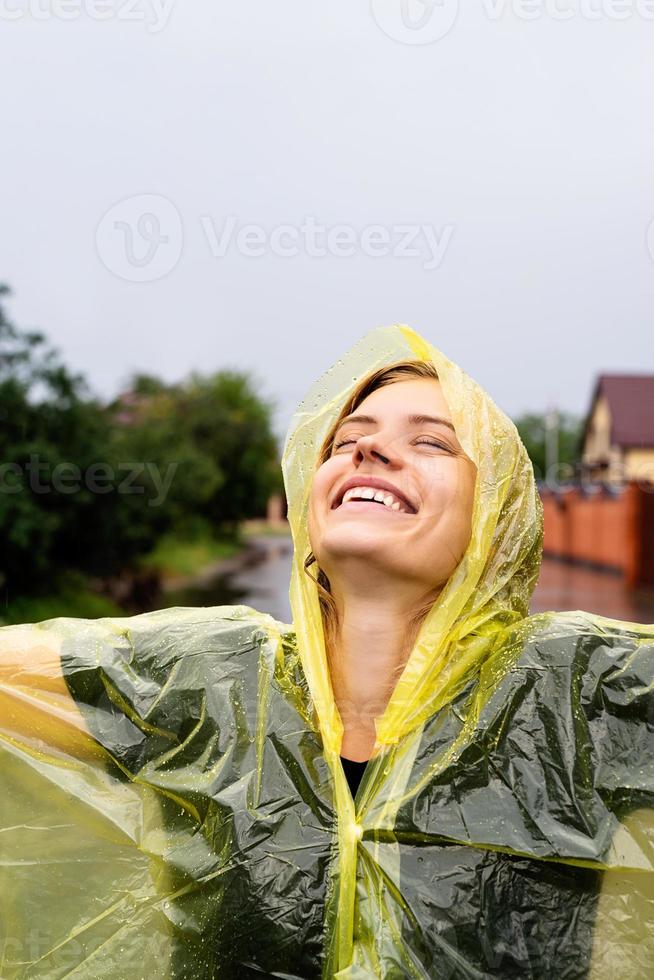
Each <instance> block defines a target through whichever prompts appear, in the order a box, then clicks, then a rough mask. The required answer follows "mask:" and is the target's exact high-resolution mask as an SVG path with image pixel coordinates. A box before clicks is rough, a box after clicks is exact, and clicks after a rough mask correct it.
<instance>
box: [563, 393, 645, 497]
mask: <svg viewBox="0 0 654 980" xmlns="http://www.w3.org/2000/svg"><path fill="white" fill-rule="evenodd" d="M580 456H581V469H582V473H583V476H584V479H585V480H586V481H588V480H597V481H598V482H602V483H610V484H622V483H624V482H625V481H636V482H644V481H652V482H653V483H654V374H601V375H599V377H598V379H597V381H596V383H595V389H594V391H593V396H592V399H591V404H590V410H589V412H588V415H587V416H586V420H585V423H584V427H583V431H582V437H581V446H580Z"/></svg>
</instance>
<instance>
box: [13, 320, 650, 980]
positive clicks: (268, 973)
mask: <svg viewBox="0 0 654 980" xmlns="http://www.w3.org/2000/svg"><path fill="white" fill-rule="evenodd" d="M416 359H418V360H423V361H430V362H431V363H433V365H434V366H435V368H436V370H437V372H438V376H439V380H440V383H441V386H442V391H443V394H444V397H445V399H446V401H447V403H448V406H449V409H450V413H451V416H452V421H453V424H454V426H455V429H456V434H457V437H458V440H459V442H460V443H461V445H462V447H463V449H464V451H465V452H466V453H467V455H468V456H469V457H470V459H471V460H472V461H473V462H474V463H475V465H476V467H477V479H476V485H475V496H474V503H473V514H472V535H471V539H470V543H469V545H468V547H467V550H466V552H465V554H464V555H463V557H462V559H461V561H460V562H459V564H458V565H457V567H456V569H455V570H454V572H453V573H452V575H451V576H450V578H449V580H448V581H447V584H446V585H445V587H444V589H443V590H442V592H441V593H440V595H439V596H438V599H437V600H436V601H435V602H434V605H433V607H432V609H431V610H430V612H429V614H428V615H427V617H426V619H425V620H424V622H423V623H422V627H421V629H420V632H419V634H418V636H417V638H416V642H415V644H414V646H413V649H412V651H411V653H410V656H409V659H408V661H407V663H406V665H405V668H404V671H403V673H402V674H401V676H400V678H399V680H398V683H397V685H396V687H395V689H394V691H393V694H392V696H391V698H390V701H389V702H388V704H387V706H386V708H385V710H384V712H383V714H382V715H381V716H380V717H378V718H377V719H376V738H377V741H376V745H375V751H374V752H373V756H372V758H371V760H370V761H369V762H368V764H367V766H366V768H365V773H364V775H363V779H362V781H361V784H360V786H359V788H358V790H357V792H356V795H355V798H354V799H353V797H352V794H351V793H350V791H349V787H348V784H347V781H346V778H345V773H344V770H343V767H342V765H341V762H340V759H339V751H340V747H341V741H342V735H343V727H342V722H341V719H340V716H339V714H338V711H337V709H336V705H335V701H334V696H333V692H332V687H331V683H330V678H329V671H328V667H327V659H326V651H325V641H324V636H323V626H322V620H321V613H320V605H319V600H318V591H317V586H316V583H315V581H313V580H312V578H311V577H310V576H309V575H307V573H306V570H305V567H304V562H305V559H306V558H307V555H308V554H309V551H310V543H309V539H308V530H307V513H308V504H309V496H310V492H311V484H312V479H313V476H314V473H315V471H316V465H317V463H318V460H319V451H320V447H321V445H322V443H323V440H324V438H325V436H326V435H327V434H328V432H329V431H330V427H331V426H332V424H333V423H334V421H335V420H336V418H337V417H338V415H339V413H340V411H341V409H342V408H343V407H344V406H345V405H346V404H347V402H348V399H349V398H350V396H351V394H352V392H353V391H354V390H355V388H356V386H357V384H358V383H359V382H360V381H361V380H362V379H363V378H364V377H365V376H367V375H368V374H370V373H371V372H373V371H376V370H377V369H379V368H381V367H385V366H390V365H392V364H395V363H398V362H399V361H403V360H416ZM282 468H283V475H284V480H285V485H286V493H287V499H288V506H289V523H290V528H291V533H292V537H293V566H292V574H291V582H290V600H291V609H292V614H293V617H292V618H293V623H292V624H288V623H281V622H278V621H276V620H275V619H273V618H272V617H271V616H269V615H267V614H266V613H263V612H259V611H257V610H256V609H253V608H251V607H249V606H246V605H233V606H214V607H200V608H190V607H174V608H172V609H160V610H156V611H154V612H150V613H143V614H140V615H135V616H125V617H104V618H100V619H96V620H90V619H76V618H72V617H57V618H54V619H50V620H47V621H44V622H42V623H36V624H26V625H23V626H6V627H3V628H1V629H0V788H1V789H2V792H1V793H0V923H1V924H2V929H3V934H2V935H1V936H0V975H1V976H2V977H3V978H4V980H28V978H29V980H33V978H47V980H64V978H75V980H92V978H93V980H98V978H106V980H116V978H121V980H139V978H143V977H144V976H147V977H148V978H149V980H155V978H161V980H187V978H189V980H190V978H191V977H192V978H193V980H213V978H218V977H220V978H235V980H241V978H246V980H247V978H250V980H260V978H262V977H279V978H282V977H283V978H286V980H304V978H321V980H331V978H334V977H335V978H338V980H372V978H378V977H383V978H392V980H401V978H404V977H410V978H415V980H431V978H444V980H445V978H447V980H449V978H461V980H483V978H486V977H499V978H502V980H507V978H525V977H534V978H542V980H545V978H548V980H549V978H550V977H552V976H556V977H559V978H561V980H582V978H583V980H609V978H611V980H612V978H613V977H614V976H624V975H628V976H629V977H630V978H640V977H643V978H645V977H650V976H652V975H653V974H654V938H653V937H654V821H652V816H651V815H652V811H653V810H654V761H653V760H654V626H643V625H640V624H635V623H623V622H619V621H615V620H609V619H606V618H604V617H601V616H597V615H593V614H591V613H587V612H584V611H581V610H577V611H574V612H569V613H554V612H549V613H541V614H539V615H536V616H530V615H529V613H528V604H529V598H530V595H531V592H532V590H533V588H534V585H535V582H536V578H537V576H538V571H539V563H540V557H541V547H542V510H541V505H540V501H539V497H538V494H537V491H536V487H535V483H534V475H533V469H532V466H531V464H530V462H529V459H528V457H527V454H526V452H525V449H524V447H523V445H522V443H521V441H520V439H519V437H518V434H517V432H516V429H515V427H514V425H513V424H512V423H511V421H510V420H509V419H508V418H507V417H506V415H504V414H503V413H502V412H501V410H500V409H499V408H498V407H497V406H496V405H495V404H494V403H493V401H492V400H491V398H489V397H488V395H487V394H486V393H485V392H484V391H483V390H482V389H481V388H480V387H479V386H478V385H477V384H476V383H475V382H474V381H473V380H472V379H470V378H469V377H468V376H467V375H466V374H465V373H464V372H463V371H462V370H461V369H460V368H458V367H457V366H456V365H455V364H453V363H452V362H451V361H449V360H448V359H447V358H446V357H445V356H444V355H443V354H442V353H441V352H440V351H439V350H437V349H436V348H435V347H433V346H432V345H431V344H430V343H428V342H427V341H426V340H425V339H423V338H422V337H421V336H420V335H419V334H417V333H416V332H415V331H413V330H411V329H410V328H408V327H405V326H392V327H387V328H382V329H379V330H375V331H372V332H371V333H369V334H367V335H366V336H365V337H363V338H362V340H361V341H359V343H358V344H356V345H355V346H354V347H353V348H352V350H350V351H349V352H348V353H347V354H346V355H345V356H344V357H343V358H342V359H341V360H340V361H338V362H337V363H336V364H335V365H334V366H333V367H332V368H331V369H330V370H329V371H327V372H326V374H325V375H324V376H323V377H322V378H320V379H319V380H318V381H317V382H316V384H315V385H314V386H313V387H312V388H311V390H310V391H309V393H308V395H307V397H306V398H305V400H304V401H303V402H302V404H301V405H300V406H299V408H298V410H297V412H296V414H295V415H294V417H293V419H292V422H291V426H290V429H289V433H288V437H287V440H286V443H285V446H284V452H283V460H282ZM625 964H627V967H626V969H627V972H626V973H625V972H624V969H625Z"/></svg>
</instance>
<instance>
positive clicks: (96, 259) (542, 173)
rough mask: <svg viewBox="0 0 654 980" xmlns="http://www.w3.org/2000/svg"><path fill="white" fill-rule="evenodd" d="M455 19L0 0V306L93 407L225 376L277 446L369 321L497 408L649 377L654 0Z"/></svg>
mask: <svg viewBox="0 0 654 980" xmlns="http://www.w3.org/2000/svg"><path fill="white" fill-rule="evenodd" d="M460 8H461V9H458V10H457V4H456V2H455V0H435V2H432V3H431V4H425V3H422V2H418V0H410V2H408V0H404V2H402V0H372V3H367V2H363V0H362V2H353V0H330V2H329V3H323V4H320V5H319V4H316V3H310V2H308V0H276V2H274V3H270V2H263V0H261V2H259V3H248V2H245V0H241V2H239V3H225V2H223V0H184V3H182V2H181V0H176V2H175V0H172V2H171V0H129V2H128V0H95V5H94V3H93V0H0V78H1V81H2V85H1V91H2V96H1V99H2V140H3V144H4V147H3V151H2V154H1V155H0V174H1V186H2V222H1V231H0V280H3V281H5V282H7V283H8V284H9V285H10V286H11V287H12V289H13V291H14V296H13V298H12V299H11V301H10V302H9V312H10V315H11V316H12V318H13V319H14V321H15V322H16V323H17V324H18V325H19V326H22V327H30V328H32V327H35V328H40V329H43V330H44V331H45V332H46V333H47V335H48V337H49V339H50V340H51V341H52V342H53V343H54V344H55V345H56V346H57V347H59V349H60V350H61V352H62V353H63V355H64V357H65V360H66V362H67V363H68V364H69V365H70V366H71V367H72V368H74V369H76V370H78V371H82V372H83V373H84V374H85V375H86V376H87V378H88V380H89V381H90V383H91V385H92V387H93V389H94V390H95V391H96V393H97V394H99V395H100V396H101V397H107V398H108V397H111V396H112V395H113V394H115V393H116V391H117V390H118V388H119V386H120V385H121V384H122V383H124V381H125V380H126V378H127V377H128V375H129V374H130V372H132V371H134V370H141V371H148V372H152V373H155V374H158V375H160V376H162V377H163V378H165V379H167V380H174V379H179V378H181V377H183V376H184V375H186V374H187V373H188V372H190V371H191V370H198V371H203V372H204V371H207V372H208V371H211V370H215V369H219V368H222V367H237V368H242V369H246V370H250V371H252V372H253V373H254V375H255V376H256V377H258V379H259V380H260V381H261V383H262V393H263V394H265V396H266V397H270V398H275V399H276V400H277V402H278V410H277V414H276V419H275V425H276V430H277V432H278V434H279V435H280V436H283V434H284V432H285V430H286V427H287V425H288V422H289V420H290V416H291V414H292V412H293V410H294V409H295V407H296V405H297V403H298V401H299V400H300V398H301V397H302V396H303V394H304V393H305V392H306V390H307V388H308V387H309V386H310V384H311V383H312V382H313V380H314V379H315V378H316V377H317V376H318V375H319V374H321V373H322V372H323V371H325V370H326V369H327V368H328V367H329V366H330V365H331V364H332V363H333V362H334V361H335V360H337V359H338V358H339V356H340V355H341V354H342V353H343V352H344V351H345V350H346V349H347V348H349V347H350V346H351V345H352V344H353V343H355V341H356V340H357V339H358V338H359V337H360V336H361V335H362V334H364V333H366V332H367V331H368V330H370V329H372V328H373V327H376V326H380V325H386V324H390V323H394V322H405V323H408V324H410V325H411V326H413V327H414V328H415V329H416V330H418V331H419V332H420V333H422V334H423V335H424V336H426V337H427V338H428V339H429V340H430V341H431V342H432V343H433V344H435V345H436V346H437V347H439V348H440V349H441V350H442V351H443V352H444V353H445V354H446V355H447V356H448V357H450V358H452V359H453V360H455V361H456V362H458V363H459V364H460V365H461V366H462V367H463V368H464V369H465V370H466V371H467V372H468V373H469V374H471V375H472V376H473V377H474V378H476V380H478V381H479V382H480V383H481V384H482V385H483V386H484V387H485V388H486V389H487V390H488V391H489V393H490V394H491V395H492V397H493V398H494V399H495V400H496V401H497V402H498V404H499V405H501V406H502V407H503V408H504V409H505V410H506V411H507V412H509V413H510V414H512V415H514V416H515V415H516V414H518V413H520V412H523V411H525V410H530V409H533V410H542V409H544V408H546V407H547V406H548V405H550V404H558V406H559V407H560V408H561V409H564V410H568V411H573V412H579V413H581V412H582V411H583V410H584V409H585V407H586V404H587V400H588V397H589V395H590V392H591V388H592V382H593V379H594V377H595V375H596V373H597V372H599V371H602V370H604V371H607V370H608V371H654V343H653V342H652V335H653V331H652V310H653V308H654V260H653V258H652V255H651V254H650V248H649V247H648V229H649V235H650V238H649V241H650V245H651V249H652V252H654V231H652V230H651V229H650V222H652V219H653V218H654V111H653V101H654V95H653V93H654V59H653V58H652V51H653V50H654V2H652V0H633V2H631V0H557V2H556V3H555V2H554V0H548V2H547V3H545V0H543V4H542V6H540V7H539V3H538V0H512V2H511V3H503V2H502V0H484V2H482V0H479V2H477V0H470V2H468V3H467V5H466V6H465V8H464V7H463V4H461V5H460ZM534 14H535V15H536V16H534ZM245 226H251V227H250V228H249V229H248V228H246V227H245ZM337 226H338V227H337Z"/></svg>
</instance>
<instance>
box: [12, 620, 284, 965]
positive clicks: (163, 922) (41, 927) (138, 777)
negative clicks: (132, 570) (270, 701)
mask: <svg viewBox="0 0 654 980" xmlns="http://www.w3.org/2000/svg"><path fill="white" fill-rule="evenodd" d="M269 620H270V617H265V616H264V615H263V614H258V613H257V612H256V611H255V610H251V609H249V608H248V607H245V606H226V607H208V608H200V609H193V608H188V609H187V608H174V609H164V610H158V611H156V612H153V613H146V614H141V615H136V616H132V617H125V618H116V619H110V618H104V619H98V620H88V619H87V620H85V619H74V618H66V617H61V618H56V619H52V620H48V621H45V622H42V623H37V624H33V625H26V626H7V627H3V628H1V629H0V708H1V709H2V714H1V715H0V772H1V773H2V779H1V780H0V785H1V787H2V792H1V793H0V976H2V978H3V980H28V978H29V980H32V978H37V977H38V978H45V977H47V978H48V980H63V978H64V977H69V976H72V975H75V976H79V977H80V978H89V980H90V978H91V977H93V978H94V980H100V978H102V980H116V978H117V977H120V978H121V980H138V978H142V977H144V976H147V977H148V978H149V980H172V978H173V977H175V978H176V977H179V976H184V975H187V974H185V973H184V970H185V969H186V967H185V966H184V963H185V962H186V960H187V959H189V962H190V961H191V960H193V962H194V963H195V966H194V967H193V970H195V972H194V973H193V974H192V975H193V976H195V977H197V978H200V977H202V978H204V977H205V975H206V976H207V977H208V976H209V975H213V974H211V964H210V963H209V964H208V965H207V964H206V962H205V961H206V956H205V957H204V960H203V959H202V955H201V954H202V947H201V943H202V938H203V929H202V928H201V922H200V918H197V916H198V915H199V913H200V912H202V913H203V914H204V915H205V916H206V915H208V914H209V911H210V909H209V907H208V905H207V901H208V900H206V899H205V898H204V896H203V893H202V892H201V890H199V888H198V885H197V881H198V880H204V879H205V878H206V880H207V881H213V880H214V878H215V879H216V880H217V881H221V880H222V879H221V878H220V874H221V873H222V870H223V866H224V865H225V862H226V861H227V860H228V855H229V853H230V852H229V849H228V848H227V845H226V844H225V845H224V846H221V845H220V843H219V842H220V841H221V840H222V837H221V834H222V835H223V836H225V835H227V837H228V830H229V822H228V821H227V820H226V819H225V818H223V821H224V823H225V827H223V824H221V822H220V820H218V818H217V816H214V817H212V816H211V814H212V813H213V812H214V811H215V810H216V806H215V805H214V804H212V801H211V790H212V788H215V785H216V781H217V780H218V779H219V777H220V775H221V773H222V770H223V769H225V768H226V770H227V777H226V782H227V784H229V783H230V780H231V779H232V777H231V776H230V775H229V772H230V770H229V765H228V763H229V760H230V759H231V756H232V753H233V752H234V747H235V743H236V742H237V741H238V740H239V739H240V740H241V742H243V743H245V742H247V744H248V746H249V744H250V742H249V741H248V738H247V736H248V725H250V724H251V723H252V717H251V715H252V714H253V712H254V713H256V710H257V690H258V683H259V681H258V678H259V664H260V656H261V648H262V646H263V647H265V648H266V649H268V648H267V647H266V638H267V633H266V630H265V626H263V628H262V624H265V622H267V621H269ZM71 695H72V697H71ZM212 806H213V810H212ZM221 812H222V811H221ZM196 892H199V895H198V898H197V900H196V897H195V896H196ZM179 896H186V898H185V901H186V905H185V906H184V908H183V910H181V906H180V904H179V901H174V899H175V898H176V897H179ZM194 902H195V903H196V904H197V908H196V907H195V905H194ZM203 902H204V904H203ZM201 963H205V967H206V972H202V970H201V969H200V964H201ZM205 967H203V969H204V968H205ZM189 969H190V967H189ZM189 975H191V974H189Z"/></svg>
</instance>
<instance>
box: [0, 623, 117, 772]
mask: <svg viewBox="0 0 654 980" xmlns="http://www.w3.org/2000/svg"><path fill="white" fill-rule="evenodd" d="M60 651H61V639H60V637H58V636H57V634H56V632H55V631H54V630H48V631H44V630H43V629H42V628H41V627H40V626H39V625H38V624H37V625H23V626H3V627H2V628H0V739H2V740H4V741H8V742H14V743H17V744H19V745H20V746H21V748H22V749H24V750H27V751H28V752H36V753H38V752H39V751H42V749H43V747H44V746H47V749H48V753H49V754H52V752H56V753H61V754H62V755H67V756H72V757H73V758H77V759H86V760H90V759H93V758H97V759H100V758H102V750H101V749H100V747H99V745H98V744H97V742H96V741H95V739H94V738H93V736H92V735H91V733H90V732H89V730H88V728H87V726H86V724H85V722H84V718H83V716H82V714H81V713H80V711H79V709H78V707H77V705H76V703H75V701H74V699H73V698H72V696H71V694H70V692H69V690H68V687H67V685H66V682H65V680H64V677H63V673H62V669H61V658H60Z"/></svg>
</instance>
